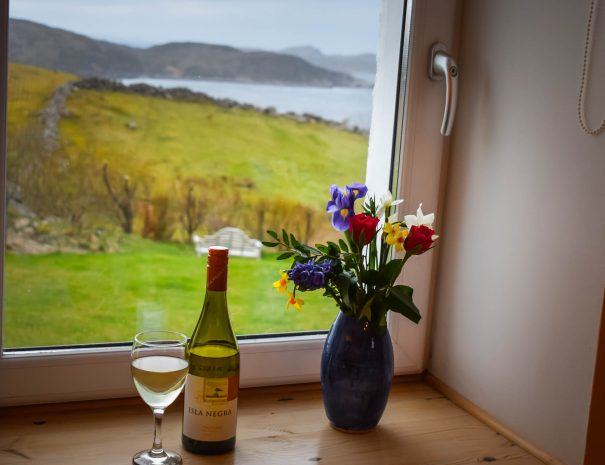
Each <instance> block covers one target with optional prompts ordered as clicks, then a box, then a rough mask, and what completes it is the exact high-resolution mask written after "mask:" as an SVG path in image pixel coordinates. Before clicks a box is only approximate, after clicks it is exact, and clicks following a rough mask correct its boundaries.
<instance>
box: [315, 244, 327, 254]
mask: <svg viewBox="0 0 605 465" xmlns="http://www.w3.org/2000/svg"><path fill="white" fill-rule="evenodd" d="M315 248H316V249H317V250H319V251H320V252H321V253H322V254H324V255H326V254H327V253H328V246H326V245H323V244H315Z"/></svg>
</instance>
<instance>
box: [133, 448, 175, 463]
mask: <svg viewBox="0 0 605 465" xmlns="http://www.w3.org/2000/svg"><path fill="white" fill-rule="evenodd" d="M132 463H133V464H134V465H183V459H182V458H181V456H180V455H179V454H177V453H176V452H173V451H171V450H165V449H164V451H163V452H162V453H160V454H157V453H154V452H153V451H151V450H142V451H141V452H139V453H138V454H135V455H134V457H132Z"/></svg>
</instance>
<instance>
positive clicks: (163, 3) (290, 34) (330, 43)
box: [10, 0, 381, 54]
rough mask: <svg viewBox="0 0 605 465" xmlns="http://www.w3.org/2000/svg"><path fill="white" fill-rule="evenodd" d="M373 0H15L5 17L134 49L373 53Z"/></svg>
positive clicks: (375, 25)
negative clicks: (208, 46)
mask: <svg viewBox="0 0 605 465" xmlns="http://www.w3.org/2000/svg"><path fill="white" fill-rule="evenodd" d="M380 5H381V1H380V0H287V1H285V0H257V1H252V0H104V1H102V2H88V1H86V2H83V1H82V0H54V1H53V2H49V1H48V0H19V1H13V2H11V5H10V15H11V16H12V17H17V18H23V19H29V20H32V21H36V22H40V23H43V24H47V25H50V26H53V27H60V28H63V29H68V30H71V31H74V32H78V33H81V34H85V35H88V36H91V37H94V38H96V39H104V40H109V41H114V42H118V43H124V44H128V45H134V46H149V45H155V44H160V43H166V42H176V41H181V42H182V41H195V42H209V43H221V44H227V45H233V46H236V47H248V48H262V49H268V50H279V49H282V48H285V47H291V46H297V45H313V46H315V47H318V48H319V49H321V50H322V51H323V52H324V53H344V54H349V53H361V52H375V50H376V46H377V41H378V17H379V9H380Z"/></svg>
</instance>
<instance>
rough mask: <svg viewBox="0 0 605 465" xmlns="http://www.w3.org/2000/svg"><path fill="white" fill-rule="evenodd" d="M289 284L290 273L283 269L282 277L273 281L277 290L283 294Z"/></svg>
mask: <svg viewBox="0 0 605 465" xmlns="http://www.w3.org/2000/svg"><path fill="white" fill-rule="evenodd" d="M287 286H288V273H286V272H285V271H282V274H281V278H280V279H278V280H277V281H275V282H274V283H273V287H274V288H275V289H277V292H279V293H281V294H283V293H284V292H286V288H287Z"/></svg>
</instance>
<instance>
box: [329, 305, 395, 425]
mask: <svg viewBox="0 0 605 465" xmlns="http://www.w3.org/2000/svg"><path fill="white" fill-rule="evenodd" d="M392 380H393V345H392V343H391V337H390V335H389V332H388V330H386V329H383V330H382V331H380V330H378V329H377V328H375V327H373V326H372V325H371V324H370V323H369V322H368V321H366V320H358V319H357V318H353V317H349V316H347V315H345V314H344V313H342V312H340V313H339V315H338V316H337V317H336V320H335V321H334V323H333V324H332V327H331V328H330V332H329V333H328V336H327V338H326V343H325V345H324V349H323V353H322V358H321V387H322V392H323V400H324V407H325V410H326V415H327V417H328V420H330V423H331V424H332V426H333V427H334V428H336V429H338V430H342V431H346V432H352V433H354V432H364V431H369V430H371V429H373V428H374V427H375V426H376V425H377V424H378V422H379V421H380V418H381V417H382V414H383V412H384V409H385V407H386V404H387V400H388V396H389V391H390V388H391V382H392Z"/></svg>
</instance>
